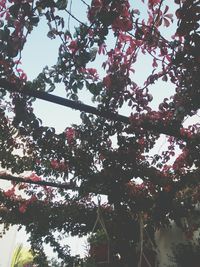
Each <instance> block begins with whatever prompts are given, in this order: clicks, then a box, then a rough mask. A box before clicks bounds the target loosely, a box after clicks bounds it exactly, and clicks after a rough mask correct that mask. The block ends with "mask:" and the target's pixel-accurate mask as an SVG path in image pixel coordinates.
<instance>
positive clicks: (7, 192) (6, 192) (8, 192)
mask: <svg viewBox="0 0 200 267" xmlns="http://www.w3.org/2000/svg"><path fill="white" fill-rule="evenodd" d="M14 193H15V189H14V187H13V188H12V189H9V190H7V191H5V192H4V195H5V196H6V197H12V196H13V195H14Z"/></svg>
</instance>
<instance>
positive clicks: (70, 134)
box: [65, 128, 76, 145]
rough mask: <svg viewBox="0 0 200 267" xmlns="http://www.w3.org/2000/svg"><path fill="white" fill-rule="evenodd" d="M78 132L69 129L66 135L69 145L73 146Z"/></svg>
mask: <svg viewBox="0 0 200 267" xmlns="http://www.w3.org/2000/svg"><path fill="white" fill-rule="evenodd" d="M75 133H76V131H75V130H74V129H73V128H67V130H66V132H65V135H66V139H67V143H68V144H69V145H71V144H72V143H73V141H74V138H75Z"/></svg>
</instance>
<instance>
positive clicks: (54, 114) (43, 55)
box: [0, 0, 198, 267]
mask: <svg viewBox="0 0 200 267" xmlns="http://www.w3.org/2000/svg"><path fill="white" fill-rule="evenodd" d="M130 2H132V1H130ZM134 2H137V3H139V2H140V4H141V1H140V0H138V1H136V0H135V1H134ZM79 3H80V1H73V2H72V10H71V11H72V13H73V14H74V15H75V16H78V17H79V18H80V19H81V20H82V19H83V20H84V18H83V14H86V13H85V12H84V11H83V8H85V7H83V6H80V5H79ZM80 11H81V12H80ZM73 27H74V21H73V19H72V18H71V19H70V28H71V29H73ZM47 32H48V28H47V26H46V24H45V23H44V21H42V22H41V23H40V25H39V27H38V28H35V29H34V30H33V32H32V34H31V35H30V36H29V37H28V40H27V43H26V45H25V48H24V50H23V53H22V68H23V69H24V71H25V72H26V73H27V75H28V79H34V78H35V77H37V75H38V74H39V72H40V71H42V69H43V67H44V66H46V65H48V66H51V65H54V64H55V63H56V61H57V51H58V47H59V44H60V42H59V41H58V40H56V39H55V40H49V38H48V37H47ZM165 34H166V35H170V34H171V30H169V29H166V32H165ZM151 63H152V62H151V61H150V60H147V59H146V57H145V56H141V57H140V60H139V61H138V63H137V66H136V73H137V75H135V76H134V77H133V79H135V81H136V82H138V83H142V82H143V81H144V77H146V76H147V75H146V74H147V73H149V71H150V70H151ZM100 65H101V64H100V61H99V71H100V73H101V71H102V70H101V66H100ZM151 93H152V94H153V96H154V101H153V102H152V107H153V108H154V109H157V107H158V103H160V102H161V101H162V100H163V98H164V97H168V96H170V95H172V94H173V93H174V87H173V86H171V85H169V83H166V82H157V83H156V85H155V86H152V89H151ZM53 94H57V95H61V96H63V97H64V96H65V94H64V90H63V88H62V87H59V86H58V87H57V89H56V91H55V92H54V93H53ZM82 98H83V101H84V103H85V104H91V101H88V96H87V95H84V96H83V97H82ZM34 110H35V114H36V115H37V116H38V117H39V118H41V119H42V121H43V124H44V125H48V126H49V127H54V128H55V129H56V131H57V132H62V131H63V130H64V129H65V128H66V127H67V126H70V125H71V124H73V123H77V124H79V123H80V117H79V116H80V112H79V111H74V110H71V109H68V108H66V107H62V106H58V105H55V104H50V103H48V102H45V101H42V100H36V101H35V103H34ZM122 114H124V115H127V116H129V114H127V110H122ZM196 119H197V120H198V117H197V118H196ZM189 121H190V123H193V122H194V119H193V118H192V119H189ZM188 124H189V123H188ZM165 145H166V138H165V137H163V136H162V137H161V139H160V141H159V143H158V145H157V146H156V147H155V148H154V152H155V153H156V152H158V151H159V150H160V148H161V147H162V149H164V148H165ZM15 235H16V240H15V243H19V242H22V243H24V244H25V245H27V242H26V240H27V235H26V234H25V232H24V231H21V232H17V233H16V232H15V231H14V230H13V235H12V234H10V235H8V236H9V238H7V237H6V239H5V240H3V241H0V251H1V253H2V250H1V248H2V249H3V247H4V248H5V247H6V244H8V247H9V242H10V241H11V236H13V237H15ZM68 242H69V244H70V245H71V248H72V253H73V254H77V253H81V255H82V256H83V255H84V253H85V239H84V240H82V241H81V242H80V240H79V239H77V238H73V239H72V238H70V239H69V240H68ZM12 244H13V242H12ZM10 245H11V244H10ZM47 254H49V255H52V251H51V249H50V248H49V247H47ZM0 264H1V262H0ZM0 267H8V265H5V266H3V265H0Z"/></svg>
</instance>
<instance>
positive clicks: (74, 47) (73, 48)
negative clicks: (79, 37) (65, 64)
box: [68, 40, 78, 52]
mask: <svg viewBox="0 0 200 267" xmlns="http://www.w3.org/2000/svg"><path fill="white" fill-rule="evenodd" d="M68 48H69V49H70V50H71V51H72V52H76V51H77V50H78V44H77V41H76V40H72V41H71V43H70V44H69V45H68Z"/></svg>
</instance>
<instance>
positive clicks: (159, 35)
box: [0, 0, 200, 266]
mask: <svg viewBox="0 0 200 267" xmlns="http://www.w3.org/2000/svg"><path fill="white" fill-rule="evenodd" d="M138 2H139V1H138ZM167 2H168V1H167V0H148V1H147V0H146V1H141V2H140V3H138V5H137V6H135V5H136V4H135V3H134V2H133V1H128V0H123V1H122V0H118V1H116V0H92V1H87V2H86V1H83V0H80V3H81V4H82V5H83V6H85V7H86V8H87V22H82V21H80V19H79V18H77V17H75V16H73V14H71V12H70V3H68V1H66V0H57V1H54V0H48V1H46V0H38V1H34V0H23V1H19V0H12V1H6V0H2V1H0V16H1V18H2V20H1V25H0V27H1V28H0V49H1V56H0V60H1V66H0V73H1V79H0V90H1V102H0V105H1V107H0V108H1V109H0V120H1V125H0V127H1V131H0V140H1V147H0V162H1V167H2V168H3V169H6V170H7V171H9V174H8V173H3V172H2V173H1V179H8V180H11V181H12V188H11V189H9V190H7V191H3V190H1V192H0V200H1V210H0V215H1V222H3V223H4V222H5V223H7V224H8V223H9V224H10V225H13V224H20V225H24V226H25V228H26V231H27V232H29V233H30V234H31V237H30V242H31V245H32V249H33V250H34V251H35V252H36V253H37V255H39V254H41V257H40V259H38V260H40V262H41V261H42V260H43V265H42V266H46V265H45V264H47V263H45V264H44V261H46V259H45V255H44V254H43V253H42V251H43V250H42V247H43V244H44V243H49V244H50V245H51V246H53V247H54V248H55V251H56V252H57V253H58V257H59V258H60V259H63V261H64V262H65V264H66V262H68V263H69V264H68V265H69V266H72V263H70V260H69V259H70V255H69V250H68V248H66V247H64V248H63V247H62V246H61V244H60V242H59V238H58V239H56V237H55V235H54V232H59V233H60V234H61V235H62V234H66V233H70V234H72V235H78V236H83V235H86V234H88V233H90V232H91V231H92V229H93V226H94V222H95V220H96V213H97V210H98V205H97V204H96V203H95V202H94V201H93V197H94V196H97V195H106V196H107V198H108V200H107V203H106V204H104V205H102V206H101V213H102V216H103V219H104V221H105V226H106V230H107V231H108V234H109V237H110V239H111V242H113V253H119V254H120V256H121V266H134V264H136V263H137V262H139V264H141V261H142V259H143V258H142V252H143V251H144V249H145V246H144V242H143V241H144V240H145V238H147V237H146V235H145V233H144V227H143V225H144V224H145V225H146V227H145V231H146V232H148V235H150V236H151V237H152V238H153V235H154V232H155V230H156V229H157V228H159V227H161V226H167V225H168V224H169V222H170V220H174V221H175V222H176V223H177V224H178V225H180V226H182V227H183V228H184V226H183V225H182V224H181V218H186V219H187V220H188V223H187V227H186V228H184V230H185V231H186V232H187V233H192V232H193V231H194V230H195V229H197V228H198V226H199V225H198V223H197V220H190V218H194V216H196V215H198V211H197V210H196V204H197V203H198V202H199V190H200V187H199V174H200V169H199V167H200V159H199V152H200V142H199V141H200V134H199V124H198V123H193V124H192V125H191V126H189V127H186V126H185V124H184V121H185V120H186V119H187V118H188V117H192V118H193V117H194V116H195V115H196V114H197V113H198V110H199V107H200V101H199V97H200V89H199V84H200V70H199V60H200V59H199V48H200V35H199V9H200V5H199V3H200V2H199V1H198V0H175V1H174V2H175V3H174V8H172V10H171V11H169V9H170V8H169V6H168V5H167ZM71 4H72V2H71ZM170 4H171V1H170ZM144 10H145V11H144ZM67 14H68V15H69V17H71V18H72V19H75V20H76V22H77V24H79V25H78V26H77V27H76V28H75V31H74V33H73V31H71V32H70V31H69V29H68V22H69V18H68V16H67ZM43 18H45V19H46V21H47V24H48V26H49V32H48V37H49V38H50V40H51V39H54V38H57V39H59V40H60V48H59V51H58V61H57V62H56V63H55V65H54V66H51V67H45V68H44V70H43V72H41V73H40V74H39V75H38V77H37V78H36V79H34V80H33V81H30V80H27V76H26V74H25V73H24V72H23V70H22V68H20V64H21V63H20V61H21V58H22V51H23V48H24V47H25V45H26V42H28V36H29V35H30V34H31V33H32V30H33V29H34V28H37V27H38V25H39V23H40V20H41V19H43ZM66 18H67V19H66ZM173 20H174V22H173ZM175 25H176V27H175ZM170 27H171V31H170V33H171V32H172V31H173V36H172V37H169V36H167V35H165V29H166V28H170ZM171 35H172V34H171ZM111 44H112V47H110V46H111ZM141 58H142V59H143V60H144V62H145V63H146V62H147V63H148V62H151V69H150V70H149V75H147V77H145V78H144V81H145V82H144V85H140V84H137V83H136V82H135V74H134V72H136V73H137V63H138V61H139V60H140V59H141ZM22 59H23V58H22ZM99 60H103V64H102V67H103V71H102V72H101V73H98V72H99V70H98V69H95V68H94V66H95V65H96V64H97V63H96V62H99ZM160 81H162V83H161V86H162V84H164V83H165V82H166V83H167V86H168V87H169V88H170V87H172V88H175V91H174V94H173V95H172V96H171V97H169V98H164V100H163V101H162V102H161V103H160V104H159V105H158V109H153V108H152V107H151V102H152V101H153V95H156V93H155V94H153V95H152V94H150V90H151V88H152V86H153V85H154V84H156V83H159V82H160ZM58 84H62V85H63V87H64V89H65V91H66V94H67V98H68V99H62V98H59V97H56V96H53V95H51V94H49V93H50V92H52V91H54V90H55V89H56V87H57V86H58ZM81 90H82V91H83V90H85V91H86V92H87V94H88V95H90V96H91V97H92V100H93V102H94V107H91V106H88V105H84V104H83V103H81V102H80V98H79V95H80V94H79V93H80V92H81ZM160 90H162V88H160ZM36 98H42V99H45V100H47V101H50V102H54V103H57V104H61V105H65V106H68V107H70V108H75V109H78V110H80V111H81V119H82V123H81V124H80V125H75V124H74V125H72V126H71V127H67V128H66V130H65V132H63V133H60V134H57V133H56V132H55V129H53V128H50V127H48V126H44V125H43V124H42V121H41V120H40V119H39V118H37V117H36V116H35V114H34V110H33V108H32V104H33V101H35V99H36ZM122 110H126V116H122V115H120V114H121V111H122ZM197 115H198V114H197ZM49 116H50V115H49ZM161 135H165V136H166V138H167V143H168V146H167V149H166V150H165V151H162V153H156V154H154V155H152V154H151V150H152V149H153V148H154V147H155V146H156V144H157V143H158V139H159V137H160V136H161ZM115 140H116V144H115ZM26 171H28V172H32V174H31V175H28V176H29V177H27V175H26V174H24V172H26ZM137 178H140V179H141V181H142V183H141V184H138V183H137V182H136V179H137ZM20 190H21V192H22V194H20ZM24 193H25V194H26V195H25V196H24ZM138 244H140V246H139V253H138V252H137V249H138ZM133 251H135V253H133ZM139 254H140V257H139V256H138V255H139ZM70 264H71V265H70Z"/></svg>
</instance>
